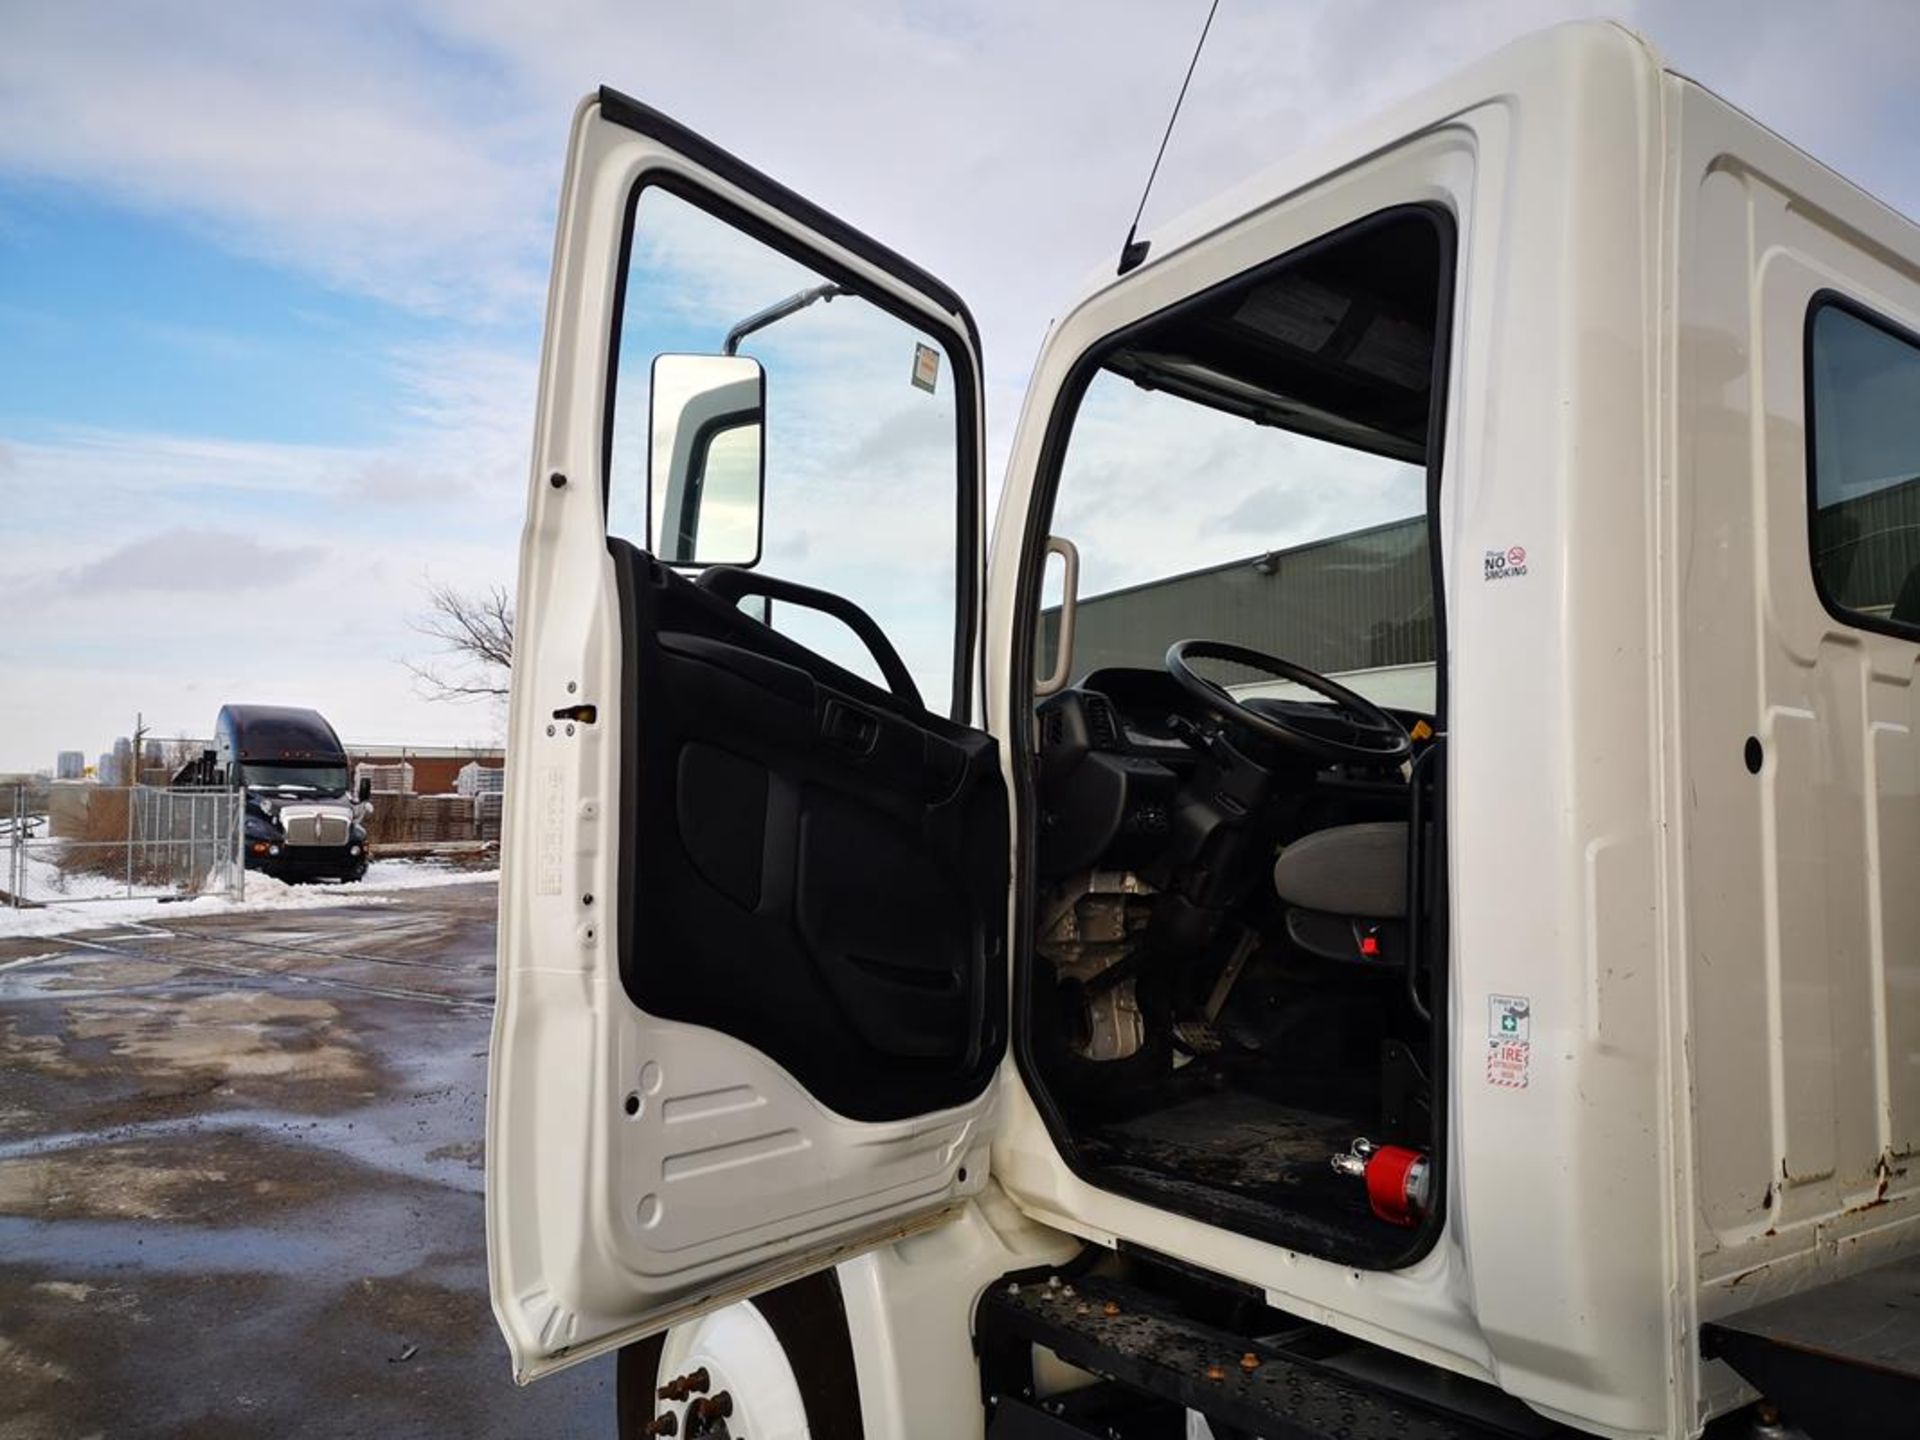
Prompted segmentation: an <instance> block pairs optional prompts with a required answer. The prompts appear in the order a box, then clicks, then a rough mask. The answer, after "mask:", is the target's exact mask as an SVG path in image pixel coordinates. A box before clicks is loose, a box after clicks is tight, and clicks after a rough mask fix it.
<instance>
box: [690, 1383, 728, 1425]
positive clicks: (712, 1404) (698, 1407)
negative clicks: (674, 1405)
mask: <svg viewBox="0 0 1920 1440" xmlns="http://www.w3.org/2000/svg"><path fill="white" fill-rule="evenodd" d="M731 1414H733V1396H732V1395H730V1394H729V1393H728V1392H726V1391H725V1390H722V1391H720V1393H719V1394H717V1395H703V1396H701V1397H700V1398H699V1399H698V1400H696V1401H694V1402H693V1404H691V1405H689V1406H688V1407H687V1418H688V1419H690V1420H697V1421H705V1420H724V1419H726V1418H727V1417H728V1416H729V1415H731Z"/></svg>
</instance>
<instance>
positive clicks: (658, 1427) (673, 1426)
mask: <svg viewBox="0 0 1920 1440" xmlns="http://www.w3.org/2000/svg"><path fill="white" fill-rule="evenodd" d="M679 1433H680V1420H679V1418H678V1417H677V1416H675V1415H674V1414H673V1413H672V1412H671V1411H669V1412H668V1413H667V1414H665V1415H662V1416H660V1417H659V1418H658V1419H656V1420H654V1421H653V1422H652V1423H651V1424H650V1425H648V1426H647V1434H649V1435H678V1434H679Z"/></svg>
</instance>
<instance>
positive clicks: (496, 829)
mask: <svg viewBox="0 0 1920 1440" xmlns="http://www.w3.org/2000/svg"><path fill="white" fill-rule="evenodd" d="M506 799H507V797H506V796H505V795H503V794H501V793H500V792H499V791H497V790H496V791H494V792H493V793H492V794H491V795H488V794H480V795H476V796H474V797H473V830H474V838H475V839H478V840H498V839H499V838H500V816H501V813H502V812H503V811H504V809H505V808H506Z"/></svg>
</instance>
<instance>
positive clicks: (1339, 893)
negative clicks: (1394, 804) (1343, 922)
mask: <svg viewBox="0 0 1920 1440" xmlns="http://www.w3.org/2000/svg"><path fill="white" fill-rule="evenodd" d="M1273 888H1274V890H1275V891H1276V892H1277V893H1278V894H1279V896H1280V898H1281V899H1282V900H1284V901H1285V902H1286V903H1287V904H1289V905H1293V906H1296V907H1298V908H1300V909H1302V910H1318V911H1320V912H1321V913H1323V914H1326V915H1342V916H1348V917H1351V918H1353V919H1358V920H1401V919H1404V918H1406V913H1407V822H1406V821H1404V820H1384V821H1377V822H1373V823H1369V824H1365V825H1336V826H1334V827H1333V828H1332V829H1330V830H1316V831H1314V832H1313V833H1312V834H1311V835H1303V836H1301V837H1300V838H1299V839H1298V840H1296V841H1294V842H1293V844H1291V845H1289V846H1287V848H1286V849H1284V850H1282V851H1281V852H1280V858H1279V859H1278V860H1276V861H1274V863H1273Z"/></svg>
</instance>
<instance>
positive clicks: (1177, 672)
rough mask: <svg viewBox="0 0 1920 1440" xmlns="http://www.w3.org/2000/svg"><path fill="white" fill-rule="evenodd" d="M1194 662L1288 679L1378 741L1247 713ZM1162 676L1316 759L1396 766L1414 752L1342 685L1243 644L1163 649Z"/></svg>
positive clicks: (1222, 714)
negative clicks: (1164, 672)
mask: <svg viewBox="0 0 1920 1440" xmlns="http://www.w3.org/2000/svg"><path fill="white" fill-rule="evenodd" d="M1195 660H1225V661H1227V662H1228V663H1229V664H1233V665H1244V666H1245V667H1246V668H1247V669H1249V670H1258V671H1259V672H1260V673H1261V674H1263V675H1274V676H1277V677H1279V678H1280V679H1282V680H1290V681H1292V682H1293V683H1294V684H1295V685H1298V686H1301V687H1302V688H1303V689H1307V690H1311V691H1313V692H1314V693H1315V694H1316V695H1324V696H1326V697H1327V699H1329V700H1331V701H1332V702H1333V704H1334V708H1335V709H1337V710H1338V711H1339V712H1340V713H1341V714H1342V715H1344V716H1345V717H1346V719H1347V721H1348V723H1349V724H1351V725H1352V726H1353V728H1354V730H1355V731H1357V732H1358V733H1359V735H1361V736H1368V737H1377V739H1374V740H1370V741H1366V742H1362V741H1359V740H1335V739H1332V738H1330V737H1328V736H1325V735H1317V734H1315V733H1314V732H1313V731H1311V730H1305V729H1302V728H1301V727H1299V726H1297V725H1295V724H1293V723H1292V722H1291V721H1288V720H1285V719H1282V718H1281V717H1280V716H1279V715H1277V714H1273V715H1270V714H1267V713H1265V712H1264V711H1260V710H1254V709H1250V708H1249V707H1248V706H1247V705H1246V704H1244V703H1243V702H1242V701H1240V700H1238V699H1236V698H1234V697H1233V696H1232V695H1230V694H1228V693H1227V690H1226V687H1225V686H1223V685H1217V684H1215V683H1214V682H1213V681H1211V680H1209V679H1207V678H1206V677H1205V676H1203V675H1201V674H1199V673H1198V672H1197V671H1195V670H1194V668H1193V662H1194V661H1195ZM1167 673H1168V674H1169V675H1171V676H1173V678H1174V679H1175V680H1176V681H1178V682H1179V684H1180V688H1181V689H1183V690H1185V691H1186V692H1187V693H1188V694H1189V695H1191V696H1193V698H1194V699H1195V700H1198V701H1199V702H1200V703H1201V704H1202V705H1204V706H1206V708H1207V709H1208V711H1210V712H1211V713H1212V714H1214V715H1216V716H1218V717H1219V718H1220V719H1222V720H1225V721H1228V722H1229V723H1231V724H1234V725H1239V726H1241V727H1243V728H1245V729H1248V730H1251V731H1253V732H1254V733H1255V734H1257V735H1263V736H1265V737H1266V738H1267V739H1269V740H1272V741H1274V742H1275V743H1277V744H1280V745H1284V746H1286V747H1287V748H1288V749H1290V750H1294V751H1297V752H1299V753H1300V754H1303V755H1310V756H1312V757H1313V758H1314V759H1316V760H1359V761H1363V762H1366V763H1368V764H1376V765H1377V764H1381V763H1386V764H1396V763H1398V762H1399V761H1402V760H1405V759H1406V758H1407V756H1408V755H1410V754H1411V753H1412V752H1413V741H1412V739H1411V738H1409V737H1408V735H1407V732H1406V730H1405V729H1404V728H1402V726H1401V724H1400V722H1399V721H1398V720H1395V719H1394V718H1393V717H1392V716H1391V715H1389V714H1388V713H1387V712H1386V711H1384V710H1382V709H1381V708H1380V707H1379V706H1378V705H1376V704H1374V703H1373V702H1372V701H1371V700H1369V699H1367V697H1366V696H1364V695H1360V694H1356V693H1355V692H1354V691H1352V690H1349V689H1347V687H1346V686H1344V685H1337V684H1335V683H1334V682H1333V681H1331V680H1329V679H1328V678H1327V677H1326V676H1324V675H1320V674H1317V673H1315V672H1314V671H1312V670H1309V669H1307V667H1306V666H1304V665H1296V664H1294V663H1293V662H1292V661H1291V660H1282V659H1280V658H1279V657H1278V656H1276V655H1265V654H1262V653H1261V652H1260V651H1258V650H1249V649H1248V648H1247V647H1246V646H1244V645H1229V644H1228V643H1227V642H1226V641H1224V640H1181V641H1177V642H1176V643H1174V644H1173V645H1171V646H1169V647H1168V648H1167Z"/></svg>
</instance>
